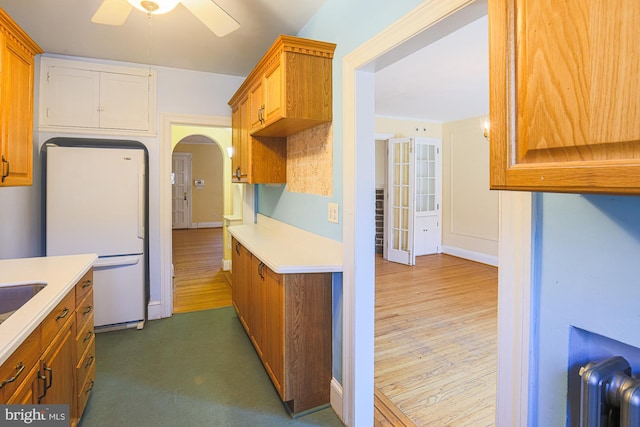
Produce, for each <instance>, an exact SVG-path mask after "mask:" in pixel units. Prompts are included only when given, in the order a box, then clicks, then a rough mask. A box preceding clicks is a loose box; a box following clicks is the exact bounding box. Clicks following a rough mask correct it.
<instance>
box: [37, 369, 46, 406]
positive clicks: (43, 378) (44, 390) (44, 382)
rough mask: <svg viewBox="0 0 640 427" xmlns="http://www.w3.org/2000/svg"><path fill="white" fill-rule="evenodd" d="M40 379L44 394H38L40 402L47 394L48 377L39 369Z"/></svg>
mask: <svg viewBox="0 0 640 427" xmlns="http://www.w3.org/2000/svg"><path fill="white" fill-rule="evenodd" d="M38 380H42V394H39V395H38V403H40V401H41V400H42V399H43V398H44V397H45V396H46V395H47V377H46V376H44V375H42V374H40V371H38Z"/></svg>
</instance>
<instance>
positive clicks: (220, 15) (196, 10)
mask: <svg viewBox="0 0 640 427" xmlns="http://www.w3.org/2000/svg"><path fill="white" fill-rule="evenodd" d="M178 3H182V5H183V6H184V7H186V8H187V9H188V10H189V11H190V12H191V13H193V14H194V15H195V16H196V18H198V19H199V20H200V21H202V23H203V24H204V25H206V26H207V28H209V29H210V30H211V31H213V32H214V33H215V35H217V36H218V37H222V36H226V35H227V34H229V33H231V32H233V31H235V30H237V29H238V28H240V24H239V23H238V21H236V20H235V19H233V17H232V16H231V15H229V14H228V13H227V12H225V11H224V9H222V8H221V7H220V6H218V5H217V4H216V3H214V2H213V1H212V0H103V1H102V4H101V5H100V7H99V8H98V10H97V11H96V13H95V14H94V15H93V17H92V18H91V22H94V23H96V24H106V25H115V26H118V25H122V24H124V21H126V20H127V18H128V17H129V13H131V9H132V8H133V7H135V8H136V9H139V10H141V11H142V12H145V13H148V14H155V15H157V14H162V13H167V12H170V11H172V10H173V9H174V8H175V7H176V6H177V5H178Z"/></svg>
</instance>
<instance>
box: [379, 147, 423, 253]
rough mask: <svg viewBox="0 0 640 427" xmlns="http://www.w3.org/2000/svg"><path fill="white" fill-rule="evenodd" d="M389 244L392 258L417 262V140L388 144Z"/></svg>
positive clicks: (387, 250)
mask: <svg viewBox="0 0 640 427" xmlns="http://www.w3.org/2000/svg"><path fill="white" fill-rule="evenodd" d="M387 150H388V159H389V163H388V168H387V173H388V175H387V215H386V218H387V220H386V224H385V227H386V228H387V233H386V234H387V237H388V238H387V244H386V246H387V247H386V251H385V257H386V259H388V260H389V261H393V262H398V263H402V264H407V265H414V264H415V261H416V257H415V251H414V249H413V233H414V230H413V222H414V218H415V206H414V199H415V196H414V193H415V189H414V184H415V171H414V167H415V162H414V159H413V156H414V140H413V139H411V138H394V139H390V140H389V143H388V147H387Z"/></svg>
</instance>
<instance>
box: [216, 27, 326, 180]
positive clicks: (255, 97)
mask: <svg viewBox="0 0 640 427" xmlns="http://www.w3.org/2000/svg"><path fill="white" fill-rule="evenodd" d="M335 47H336V45H335V44H333V43H325V42H319V41H315V40H308V39H302V38H299V37H292V36H283V35H281V36H280V37H278V39H277V40H276V42H275V43H274V44H273V45H272V46H271V48H270V49H269V51H268V52H267V53H266V54H265V56H264V57H263V58H262V59H261V60H260V62H259V63H258V65H256V67H255V68H254V70H253V71H252V72H251V74H249V76H248V77H247V78H246V80H245V81H244V83H243V84H242V85H241V86H240V88H239V89H238V91H237V92H236V93H235V94H234V95H233V97H232V98H231V100H229V105H230V106H231V109H232V128H233V132H232V144H233V155H232V158H231V162H232V166H233V170H232V173H231V175H232V181H233V182H242V183H250V184H276V183H286V160H287V150H286V142H287V141H286V137H288V136H290V135H293V134H296V133H298V132H301V131H303V130H305V129H309V128H312V127H314V126H317V125H319V124H322V123H327V122H330V121H331V120H332V117H333V116H332V77H331V76H332V65H331V63H332V58H333V51H334V50H335ZM234 157H235V159H234Z"/></svg>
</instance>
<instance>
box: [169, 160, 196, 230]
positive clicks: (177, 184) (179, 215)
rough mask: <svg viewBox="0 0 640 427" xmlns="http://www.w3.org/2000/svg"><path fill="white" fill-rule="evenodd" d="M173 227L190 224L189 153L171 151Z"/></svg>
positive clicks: (183, 226) (185, 226)
mask: <svg viewBox="0 0 640 427" xmlns="http://www.w3.org/2000/svg"><path fill="white" fill-rule="evenodd" d="M171 165H172V174H171V175H172V179H171V189H172V196H171V201H172V206H173V209H172V218H173V222H172V224H173V228H174V229H175V228H189V226H190V225H191V153H173V156H172V160H171Z"/></svg>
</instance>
